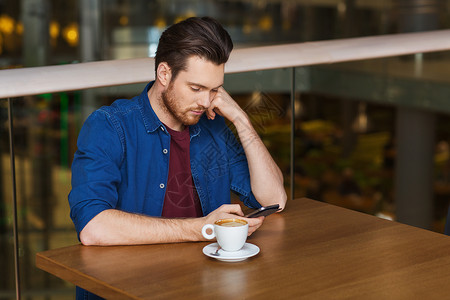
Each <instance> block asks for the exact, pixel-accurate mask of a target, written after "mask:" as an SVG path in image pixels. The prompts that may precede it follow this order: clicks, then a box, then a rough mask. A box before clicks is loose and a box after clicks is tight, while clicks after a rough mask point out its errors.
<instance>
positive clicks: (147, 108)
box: [139, 81, 200, 139]
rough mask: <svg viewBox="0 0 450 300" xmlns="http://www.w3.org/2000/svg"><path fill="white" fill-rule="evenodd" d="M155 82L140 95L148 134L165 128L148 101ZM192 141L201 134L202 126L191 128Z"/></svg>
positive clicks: (148, 85) (140, 106)
mask: <svg viewBox="0 0 450 300" xmlns="http://www.w3.org/2000/svg"><path fill="white" fill-rule="evenodd" d="M154 83H155V81H151V82H149V83H148V84H147V86H146V87H145V88H144V90H143V91H142V93H141V94H140V95H139V108H140V111H141V115H142V120H143V121H144V126H145V130H146V131H147V133H150V132H154V131H155V130H157V129H158V128H160V127H161V126H162V127H164V128H165V126H164V124H163V123H162V122H161V121H160V120H159V118H158V116H157V115H156V113H155V111H154V110H153V108H152V106H151V105H150V100H149V99H148V91H149V90H150V89H151V87H152V86H153V84H154ZM189 132H190V135H191V139H192V138H193V137H195V136H197V135H198V134H199V133H200V126H199V125H198V123H197V124H195V125H191V126H190V130H189Z"/></svg>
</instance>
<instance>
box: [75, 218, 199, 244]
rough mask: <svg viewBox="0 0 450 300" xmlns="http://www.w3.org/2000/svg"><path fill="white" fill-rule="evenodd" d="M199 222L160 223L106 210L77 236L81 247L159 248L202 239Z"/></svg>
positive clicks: (175, 221) (187, 220)
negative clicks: (152, 246)
mask: <svg viewBox="0 0 450 300" xmlns="http://www.w3.org/2000/svg"><path fill="white" fill-rule="evenodd" d="M202 226H203V224H202V221H201V220H200V219H163V218H155V217H149V216H144V215H138V214H132V213H127V212H123V211H120V210H115V209H109V210H105V211H102V212H101V213H99V214H98V215H97V216H95V217H94V218H93V219H92V220H91V221H90V222H89V223H88V224H87V225H86V226H85V227H84V229H83V230H82V231H81V232H80V240H81V242H82V243H83V244H84V245H104V246H107V245H137V244H158V243H174V242H186V241H198V240H201V239H202V236H201V227H202Z"/></svg>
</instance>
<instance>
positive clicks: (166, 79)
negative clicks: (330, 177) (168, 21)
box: [69, 17, 286, 245]
mask: <svg viewBox="0 0 450 300" xmlns="http://www.w3.org/2000/svg"><path fill="white" fill-rule="evenodd" d="M232 47H233V44H232V42H231V39H230V37H229V35H228V33H227V32H226V31H225V30H224V29H223V28H222V26H221V25H220V24H219V23H217V21H215V20H213V19H211V18H207V17H205V18H190V19H187V20H185V21H183V22H180V23H177V24H175V25H173V26H171V27H169V28H168V29H167V30H166V31H165V32H164V33H163V34H162V36H161V38H160V42H159V45H158V49H157V53H156V57H155V69H156V70H155V71H156V78H155V81H154V82H151V83H150V84H149V85H147V87H146V88H145V90H144V91H143V92H142V94H141V95H140V96H137V97H135V98H133V99H132V100H118V101H116V102H114V103H113V104H112V105H111V106H108V107H102V108H100V109H99V110H97V111H96V112H94V113H93V114H92V115H91V116H90V117H89V118H88V119H87V120H86V122H85V124H84V125H83V128H82V130H81V132H80V135H79V138H78V150H77V152H76V154H75V158H74V162H73V165H72V191H71V193H70V194H69V203H70V207H71V218H72V220H73V222H74V224H75V227H76V230H77V232H78V234H79V238H80V241H81V242H82V243H83V244H84V245H132V244H153V243H171V242H183V241H200V240H204V238H203V236H202V234H201V228H202V227H203V225H204V224H207V223H212V222H214V221H216V220H218V219H223V218H235V217H239V218H243V219H246V220H247V221H248V223H249V235H250V234H252V233H253V232H254V231H255V230H256V229H257V228H258V227H259V226H261V224H262V222H263V219H264V218H263V217H260V218H254V219H247V218H244V217H243V212H242V210H241V208H240V206H239V205H237V204H234V205H233V204H230V190H231V191H233V192H235V193H237V194H239V196H240V198H241V200H242V201H243V202H244V204H245V205H247V206H249V207H253V208H258V207H260V206H261V205H263V206H265V205H270V204H276V203H278V204H279V205H280V206H281V207H282V208H284V206H285V203H286V193H285V191H284V187H283V176H282V173H281V171H280V169H279V168H278V167H277V166H276V164H275V162H274V161H273V159H272V157H271V156H270V154H269V153H268V151H267V149H266V148H265V146H264V145H263V143H262V141H261V139H260V138H259V137H258V135H257V133H256V132H255V130H254V128H253V127H252V125H251V123H250V121H249V118H248V116H247V115H246V113H245V112H244V111H243V110H242V109H241V108H240V107H239V106H238V105H237V103H236V102H235V101H234V100H233V99H232V98H231V97H230V96H229V95H228V94H227V92H226V91H225V90H224V88H223V87H222V85H223V80H224V64H225V62H226V61H227V60H228V56H229V54H230V52H231V50H232ZM225 119H227V120H229V121H230V122H231V123H232V124H233V125H234V127H235V129H236V131H237V134H238V136H239V139H240V141H241V144H242V145H241V144H239V143H237V141H236V139H235V137H234V135H233V134H232V132H231V131H230V130H229V129H228V128H227V126H226V124H225Z"/></svg>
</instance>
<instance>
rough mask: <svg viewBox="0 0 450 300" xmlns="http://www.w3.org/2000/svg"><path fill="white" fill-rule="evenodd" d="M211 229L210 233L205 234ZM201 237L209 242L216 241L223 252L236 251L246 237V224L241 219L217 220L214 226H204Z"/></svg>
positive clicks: (240, 247) (242, 245)
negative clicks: (214, 239)
mask: <svg viewBox="0 0 450 300" xmlns="http://www.w3.org/2000/svg"><path fill="white" fill-rule="evenodd" d="M208 229H211V230H212V233H211V234H208V233H206V230H208ZM202 235H203V236H204V237H205V238H206V239H208V240H211V239H213V238H216V239H217V243H218V244H219V246H220V247H221V248H222V249H223V250H225V251H230V252H231V251H238V250H240V249H242V247H244V245H245V241H246V240H247V235H248V223H247V221H245V220H241V219H223V220H217V221H216V222H214V224H206V225H205V226H203V228H202Z"/></svg>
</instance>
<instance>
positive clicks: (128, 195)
mask: <svg viewBox="0 0 450 300" xmlns="http://www.w3.org/2000/svg"><path fill="white" fill-rule="evenodd" d="M152 84H153V82H151V83H149V84H148V85H147V86H146V88H145V89H144V91H143V92H142V93H141V94H140V95H139V96H137V97H134V98H133V99H131V100H117V101H115V102H114V103H113V104H112V105H111V106H105V107H102V108H100V109H98V110H97V111H95V112H94V113H92V115H91V116H89V118H88V119H87V120H86V122H85V123H84V125H83V128H82V129H81V131H80V134H79V137H78V143H77V146H78V150H77V152H76V153H75V157H74V160H73V164H72V191H71V192H70V194H69V204H70V216H71V218H72V220H73V222H74V224H75V228H76V230H77V232H78V234H79V233H80V232H81V230H82V229H83V228H84V226H86V224H87V223H88V222H89V221H90V220H91V219H92V218H94V217H95V216H96V215H97V214H98V213H100V212H101V211H103V210H106V209H111V208H114V209H120V210H123V211H127V212H133V213H139V214H145V215H149V216H161V213H162V209H163V201H164V195H165V191H166V186H167V177H168V172H169V151H170V135H169V133H168V132H167V130H166V128H165V126H164V125H163V124H162V123H161V121H160V120H159V119H158V117H157V116H156V114H155V112H154V111H153V109H152V107H151V105H150V102H149V99H148V96H147V92H148V90H149V89H150V87H151V86H152ZM190 157H191V171H192V177H193V180H194V184H195V187H196V189H197V192H198V195H199V198H200V202H201V206H202V210H203V213H204V215H207V214H209V213H210V212H211V211H213V210H215V209H216V208H218V207H219V206H220V205H222V204H229V203H230V190H231V191H234V192H235V193H237V194H238V195H240V199H241V201H243V202H244V204H245V205H246V206H249V207H252V208H258V207H260V204H259V203H258V202H257V201H256V199H255V197H254V196H253V194H252V192H251V187H250V175H249V170H248V165H247V159H246V157H245V153H244V151H243V149H242V147H241V145H240V144H239V143H238V142H237V140H236V139H235V136H234V134H233V133H232V132H231V131H230V129H229V128H228V127H227V125H226V124H225V120H224V119H223V118H222V117H220V116H216V118H215V120H208V119H207V118H206V116H203V117H202V118H201V119H200V121H199V122H198V123H197V124H196V125H193V126H190Z"/></svg>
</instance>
